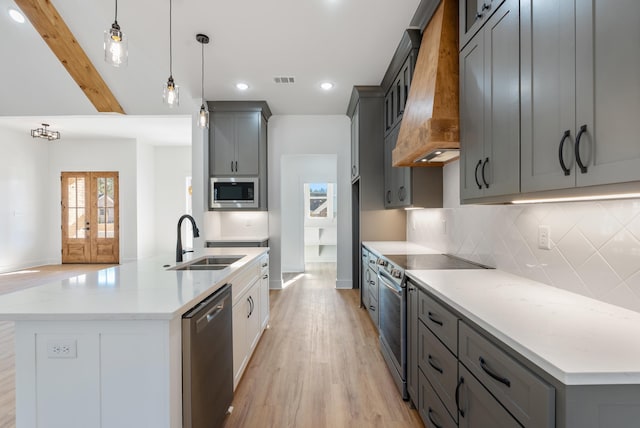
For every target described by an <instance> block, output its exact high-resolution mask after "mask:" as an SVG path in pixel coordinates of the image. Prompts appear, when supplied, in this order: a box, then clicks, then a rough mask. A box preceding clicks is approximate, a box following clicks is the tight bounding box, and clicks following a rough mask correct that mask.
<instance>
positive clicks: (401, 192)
mask: <svg viewBox="0 0 640 428" xmlns="http://www.w3.org/2000/svg"><path fill="white" fill-rule="evenodd" d="M406 197H407V189H405V187H404V186H400V189H399V190H398V199H400V200H401V201H404V200H405V198H406Z"/></svg>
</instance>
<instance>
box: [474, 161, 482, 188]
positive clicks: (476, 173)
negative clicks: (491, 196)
mask: <svg viewBox="0 0 640 428" xmlns="http://www.w3.org/2000/svg"><path fill="white" fill-rule="evenodd" d="M480 165H482V159H480V160H479V161H478V163H477V164H476V170H475V172H474V173H473V178H475V179H476V184H477V185H478V189H482V184H480V182H479V181H478V168H480Z"/></svg>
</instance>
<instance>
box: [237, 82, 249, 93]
mask: <svg viewBox="0 0 640 428" xmlns="http://www.w3.org/2000/svg"><path fill="white" fill-rule="evenodd" d="M236 88H238V89H239V90H241V91H246V90H247V89H249V85H247V84H246V83H243V82H240V83H236Z"/></svg>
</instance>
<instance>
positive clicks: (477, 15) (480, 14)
mask: <svg viewBox="0 0 640 428" xmlns="http://www.w3.org/2000/svg"><path fill="white" fill-rule="evenodd" d="M483 16H484V13H480V12H478V13H476V19H474V22H475V21H477V20H478V19H482V17H483Z"/></svg>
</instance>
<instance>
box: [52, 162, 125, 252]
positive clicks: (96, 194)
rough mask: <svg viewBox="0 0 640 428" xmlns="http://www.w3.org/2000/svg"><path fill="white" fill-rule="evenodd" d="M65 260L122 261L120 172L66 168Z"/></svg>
mask: <svg viewBox="0 0 640 428" xmlns="http://www.w3.org/2000/svg"><path fill="white" fill-rule="evenodd" d="M60 181H61V183H62V189H61V190H62V263H119V262H120V238H119V237H120V233H119V232H120V221H119V203H118V173H117V172H63V173H62V175H61V177H60Z"/></svg>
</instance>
